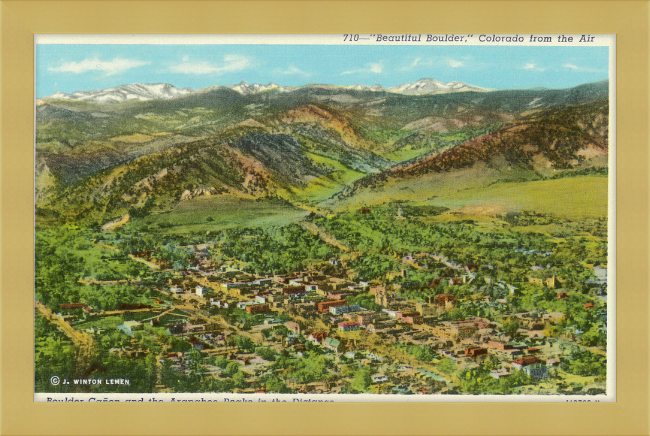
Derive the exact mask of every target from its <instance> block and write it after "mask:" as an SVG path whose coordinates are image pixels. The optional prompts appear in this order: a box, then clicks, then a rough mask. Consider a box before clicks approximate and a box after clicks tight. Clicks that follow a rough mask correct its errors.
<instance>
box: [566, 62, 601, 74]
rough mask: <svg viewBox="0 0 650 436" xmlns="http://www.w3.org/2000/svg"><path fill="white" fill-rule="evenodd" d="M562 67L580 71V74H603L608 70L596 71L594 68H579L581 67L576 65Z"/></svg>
mask: <svg viewBox="0 0 650 436" xmlns="http://www.w3.org/2000/svg"><path fill="white" fill-rule="evenodd" d="M562 66H563V67H564V68H568V69H569V70H572V71H578V72H582V73H603V72H606V71H607V70H598V69H594V68H584V67H579V66H577V65H574V64H564V65H562Z"/></svg>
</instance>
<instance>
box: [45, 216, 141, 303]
mask: <svg viewBox="0 0 650 436" xmlns="http://www.w3.org/2000/svg"><path fill="white" fill-rule="evenodd" d="M94 236H95V234H94V233H93V232H91V231H89V230H85V229H79V228H76V227H73V226H68V225H65V226H59V227H53V228H50V229H47V230H45V229H41V230H39V231H37V232H36V247H35V255H36V269H35V288H36V289H35V290H36V297H37V298H38V299H39V300H40V301H42V302H43V303H44V304H46V305H47V306H49V307H50V308H52V309H53V310H57V311H58V310H59V305H60V304H63V303H72V302H82V303H86V304H88V305H90V306H92V307H93V308H99V309H115V308H117V306H118V305H119V304H120V303H137V302H140V301H139V300H140V299H141V297H142V295H140V293H138V292H136V291H135V288H133V287H132V286H128V285H123V286H122V285H115V286H111V287H105V286H89V285H83V284H80V283H79V280H80V279H83V278H88V279H94V280H99V281H102V280H104V281H105V280H123V279H129V278H134V277H143V276H144V275H145V274H146V273H147V272H148V269H147V267H146V266H144V265H142V264H140V263H139V262H136V261H133V260H132V259H129V258H128V257H126V256H124V255H122V254H121V253H119V252H116V251H113V250H111V249H109V248H108V247H106V246H103V245H101V244H94V243H93V241H94Z"/></svg>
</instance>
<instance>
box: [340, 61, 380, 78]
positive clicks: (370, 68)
mask: <svg viewBox="0 0 650 436" xmlns="http://www.w3.org/2000/svg"><path fill="white" fill-rule="evenodd" d="M383 72H384V65H383V63H382V62H375V63H369V64H366V65H365V68H360V69H358V70H349V71H343V72H342V73H341V75H344V74H359V73H366V74H367V73H374V74H381V73H383Z"/></svg>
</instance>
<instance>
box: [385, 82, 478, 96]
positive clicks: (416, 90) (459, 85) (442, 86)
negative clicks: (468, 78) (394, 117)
mask: <svg viewBox="0 0 650 436" xmlns="http://www.w3.org/2000/svg"><path fill="white" fill-rule="evenodd" d="M387 91H389V92H396V93H399V94H416V95H421V94H438V93H442V92H463V91H475V92H487V91H489V89H485V88H479V87H478V86H472V85H468V84H467V83H463V82H449V83H443V82H441V81H439V80H436V79H420V80H418V81H417V82H413V83H403V84H401V85H397V86H393V87H392V88H388V89H387Z"/></svg>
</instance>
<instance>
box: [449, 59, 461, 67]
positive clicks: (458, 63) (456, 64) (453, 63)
mask: <svg viewBox="0 0 650 436" xmlns="http://www.w3.org/2000/svg"><path fill="white" fill-rule="evenodd" d="M447 63H448V64H449V66H450V67H452V68H458V67H462V66H464V65H465V63H464V62H462V61H457V60H455V59H449V60H448V61H447Z"/></svg>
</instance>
